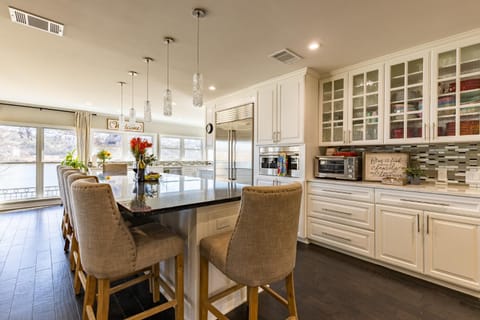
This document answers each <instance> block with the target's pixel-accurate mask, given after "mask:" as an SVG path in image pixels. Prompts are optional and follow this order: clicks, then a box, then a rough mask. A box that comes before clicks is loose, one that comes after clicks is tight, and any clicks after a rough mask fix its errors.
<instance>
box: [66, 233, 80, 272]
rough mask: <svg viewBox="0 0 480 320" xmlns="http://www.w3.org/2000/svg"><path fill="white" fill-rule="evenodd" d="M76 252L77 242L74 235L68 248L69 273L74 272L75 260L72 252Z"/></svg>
mask: <svg viewBox="0 0 480 320" xmlns="http://www.w3.org/2000/svg"><path fill="white" fill-rule="evenodd" d="M76 251H78V242H77V238H76V237H75V234H72V245H71V246H70V253H69V256H68V259H69V260H70V271H74V270H75V258H74V256H73V254H74V252H76Z"/></svg>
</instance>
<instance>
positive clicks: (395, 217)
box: [375, 204, 423, 272]
mask: <svg viewBox="0 0 480 320" xmlns="http://www.w3.org/2000/svg"><path fill="white" fill-rule="evenodd" d="M375 211H376V217H375V218H376V220H375V257H376V258H377V259H379V260H382V261H385V262H388V263H390V264H393V265H396V266H400V267H402V268H405V269H408V270H413V271H416V272H423V231H422V222H423V212H422V211H421V210H413V209H405V208H401V207H393V206H385V205H378V204H377V205H376V208H375Z"/></svg>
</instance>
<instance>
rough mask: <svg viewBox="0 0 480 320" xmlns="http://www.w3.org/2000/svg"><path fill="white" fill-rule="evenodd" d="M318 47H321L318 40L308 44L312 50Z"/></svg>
mask: <svg viewBox="0 0 480 320" xmlns="http://www.w3.org/2000/svg"><path fill="white" fill-rule="evenodd" d="M318 48H320V44H319V43H318V42H311V43H310V44H309V45H308V49H310V50H317V49H318Z"/></svg>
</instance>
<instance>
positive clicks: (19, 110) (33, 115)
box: [0, 104, 204, 138]
mask: <svg viewBox="0 0 480 320" xmlns="http://www.w3.org/2000/svg"><path fill="white" fill-rule="evenodd" d="M116 117H117V116H114V115H112V116H105V115H97V116H93V117H92V128H95V129H106V128H107V118H116ZM0 122H3V123H18V124H38V125H46V126H49V125H50V126H59V127H74V126H75V114H74V113H69V112H59V111H51V110H45V109H43V110H41V109H36V108H25V107H20V106H12V105H6V104H0ZM145 132H148V133H157V134H158V135H178V136H189V137H202V138H203V137H204V129H203V126H202V127H192V126H185V125H181V124H173V123H166V122H151V123H145Z"/></svg>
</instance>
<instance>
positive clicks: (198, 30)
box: [197, 12, 200, 73]
mask: <svg viewBox="0 0 480 320" xmlns="http://www.w3.org/2000/svg"><path fill="white" fill-rule="evenodd" d="M199 70H200V13H199V12H197V73H199Z"/></svg>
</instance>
